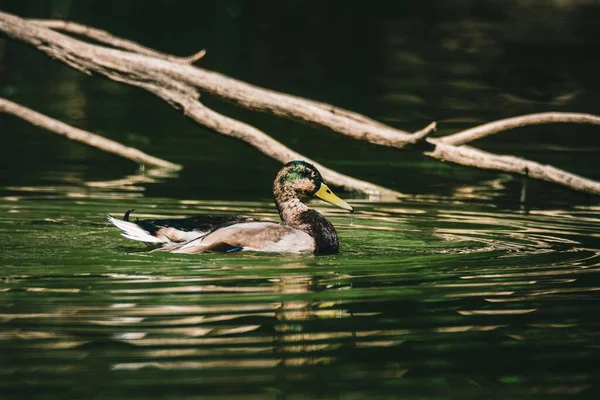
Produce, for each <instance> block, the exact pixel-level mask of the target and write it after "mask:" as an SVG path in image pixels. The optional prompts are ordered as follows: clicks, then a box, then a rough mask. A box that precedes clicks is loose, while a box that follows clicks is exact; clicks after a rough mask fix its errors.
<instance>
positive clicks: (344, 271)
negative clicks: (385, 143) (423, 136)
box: [0, 1, 600, 400]
mask: <svg viewBox="0 0 600 400" xmlns="http://www.w3.org/2000/svg"><path fill="white" fill-rule="evenodd" d="M8 3H9V2H6V1H4V2H3V1H0V9H3V10H6V11H9V12H14V13H16V14H18V15H23V16H29V17H51V16H56V15H57V14H58V15H63V16H67V17H68V18H70V19H73V20H75V21H79V22H82V23H88V24H90V25H93V26H97V27H100V28H103V29H107V30H110V31H113V32H115V33H118V34H120V35H122V36H124V37H128V38H131V39H135V40H139V41H142V42H143V43H144V44H146V45H150V46H153V47H155V48H158V49H161V50H164V51H170V52H173V53H177V54H189V53H193V52H195V51H197V50H198V48H202V47H206V48H207V49H208V55H207V58H206V60H203V61H202V62H201V63H200V64H201V65H202V66H204V67H207V68H210V69H214V70H217V71H220V72H224V73H227V74H230V75H232V76H235V77H238V78H241V79H244V80H247V81H249V82H251V83H255V84H259V85H263V86H266V87H269V88H274V89H278V90H282V91H286V92H291V93H294V94H300V95H303V96H308V97H311V98H315V99H318V100H322V101H328V102H332V103H335V104H337V105H340V106H343V107H347V108H350V109H353V110H357V111H359V112H362V113H365V114H367V115H370V116H372V117H375V118H377V119H379V120H382V121H384V122H386V123H389V124H392V125H394V126H397V127H399V128H402V129H407V130H416V129H419V128H421V127H422V126H424V125H426V124H427V123H429V122H430V121H432V120H437V121H439V123H440V133H441V134H444V133H450V132H453V131H456V130H459V129H464V128H467V127H470V126H473V125H476V124H479V123H482V122H486V121H490V120H494V119H497V118H502V117H508V116H514V115H520V114H525V113H530V112H538V111H549V110H557V111H579V112H592V113H597V112H598V111H597V110H598V107H599V105H600V103H599V102H598V99H597V93H598V89H600V88H599V87H598V82H599V81H598V80H597V79H596V74H597V70H598V67H600V60H599V59H598V58H597V57H595V56H591V54H600V48H599V44H598V43H597V41H592V42H590V40H589V39H590V38H592V37H598V35H597V33H598V30H599V28H598V27H597V26H598V25H597V18H598V16H600V7H599V6H598V5H597V3H595V2H586V1H581V2H573V3H571V2H567V1H556V2H519V3H522V4H520V5H519V4H517V2H514V3H510V2H499V1H489V2H486V3H485V5H481V3H478V2H477V3H476V2H466V1H465V2H463V1H457V2H454V3H453V6H452V7H450V6H448V5H447V4H450V2H442V1H437V2H435V1H434V2H428V5H427V6H426V5H421V6H418V5H412V6H410V7H409V6H408V5H404V6H396V7H392V2H381V3H380V4H378V5H375V4H371V5H366V4H365V3H358V2H351V4H350V5H348V6H347V8H343V9H341V7H338V6H336V5H335V4H334V3H329V2H324V3H323V4H324V5H321V6H316V5H312V6H311V7H308V6H307V5H306V4H305V3H304V2H291V3H290V4H287V3H286V5H285V6H284V5H282V4H279V2H260V3H251V2H243V1H222V2H219V1H212V2H203V3H202V4H197V3H195V2H182V3H178V6H177V7H172V6H169V4H171V3H169V2H164V1H157V2H156V3H154V5H155V6H154V7H147V6H145V3H144V2H135V1H130V2H126V3H123V2H117V1H105V2H98V3H96V4H95V5H92V4H91V3H90V4H87V5H85V6H84V5H82V4H84V3H81V2H71V1H45V2H40V1H23V2H10V4H8ZM425 3H427V2H425ZM425 3H424V4H425ZM478 4H479V5H478ZM160 21H162V23H163V24H164V26H163V29H157V24H158V23H159V22H160ZM594 34H596V36H594ZM0 93H1V95H2V96H4V97H7V98H10V99H11V100H14V101H17V102H19V103H21V104H23V105H26V106H29V107H32V108H34V109H36V110H38V111H41V112H44V113H47V114H48V115H51V116H53V117H56V118H59V119H61V120H63V121H65V122H68V123H70V124H72V125H76V126H79V127H83V128H85V129H89V130H91V131H94V132H96V133H100V134H103V135H105V136H107V137H111V138H114V139H117V140H119V141H121V142H123V143H126V144H129V145H133V146H137V147H139V148H141V149H142V150H144V151H147V152H149V153H150V154H153V155H156V156H160V157H163V158H166V159H168V160H170V161H173V162H177V163H180V164H182V165H183V166H184V169H183V170H182V171H180V172H178V173H171V174H166V175H164V174H163V175H159V176H154V172H153V171H152V170H147V169H146V170H139V169H138V166H136V165H132V164H131V163H129V162H126V161H122V160H118V159H116V158H114V157H112V156H109V155H106V154H102V153H100V152H98V151H96V150H92V149H88V148H85V147H83V146H80V145H78V144H74V143H71V142H67V141H64V140H63V139H61V138H58V137H54V136H53V135H51V134H49V133H46V132H43V131H40V130H39V129H38V128H35V127H32V126H29V125H28V124H26V123H23V122H21V121H19V120H17V119H15V118H12V117H8V116H3V115H0V130H1V133H2V135H3V145H2V146H0V399H2V400H4V399H6V400H8V399H10V400H13V399H32V398H36V399H38V398H39V399H53V398H61V399H65V398H89V399H95V398H98V399H106V398H115V399H116V398H140V399H141V398H165V399H166V398H179V399H209V398H219V399H230V398H232V399H236V398H239V399H241V398H244V399H246V398H254V399H263V398H265V399H303V398H315V397H316V398H327V399H358V398H373V399H375V398H380V399H384V398H432V399H445V398H461V399H465V398H469V399H470V398H472V399H483V398H485V399H487V398H497V399H508V398H510V399H514V398H524V399H525V398H526V399H536V398H564V397H569V398H570V397H573V398H597V396H598V395H599V394H600V389H599V385H598V379H599V373H598V371H599V370H600V369H599V368H598V365H599V363H600V347H599V345H598V343H600V340H599V335H600V333H599V332H600V329H599V327H600V306H599V304H600V302H599V294H600V224H599V222H600V202H599V201H598V198H597V197H588V196H584V195H581V194H576V193H571V192H568V191H566V190H563V189H561V188H557V187H556V186H553V185H549V184H544V183H539V182H528V185H527V194H528V195H527V201H526V202H525V204H521V203H520V201H519V198H520V194H521V188H522V180H521V179H520V178H515V177H510V176H506V175H501V174H496V173H494V172H485V171H474V170H470V169H466V168H462V167H457V166H452V165H447V164H441V163H438V162H435V161H432V160H429V159H426V158H424V157H422V156H420V155H418V154H412V153H407V152H398V151H394V150H389V149H379V148H377V147H375V146H369V145H365V144H363V143H360V142H355V141H351V140H346V139H344V138H342V137H340V136H339V135H335V134H332V133H328V132H325V131H320V130H315V129H313V128H311V127H306V126H299V125H297V124H295V123H291V122H289V121H283V120H280V119H277V118H274V117H269V116H265V115H256V114H253V113H249V112H245V111H240V110H238V109H236V108H234V107H233V106H231V105H227V104H221V103H219V102H218V101H215V100H214V99H210V98H206V99H205V101H206V103H207V104H209V105H210V106H212V107H215V108H217V109H218V110H220V111H222V112H224V113H227V114H228V115H232V116H234V117H236V118H240V119H243V120H244V121H248V122H250V123H252V124H254V125H256V126H258V127H260V128H261V129H264V130H265V131H267V132H268V133H270V134H272V135H273V136H275V137H276V138H278V139H279V140H281V141H283V142H284V143H286V144H288V145H290V146H291V147H294V148H295V149H298V150H299V151H301V152H303V153H305V154H306V155H307V156H310V157H313V158H315V159H317V160H318V161H319V162H323V163H324V164H325V165H328V166H330V167H332V168H335V169H337V170H339V171H341V172H344V173H348V174H351V175H354V176H357V177H359V178H361V179H367V180H370V181H372V182H375V183H378V184H381V185H385V186H388V187H392V188H394V189H396V190H399V191H402V192H404V193H407V194H408V196H407V197H406V198H404V199H402V200H401V201H397V202H378V201H376V200H374V199H365V198H362V197H361V196H360V195H357V194H353V193H346V194H344V193H342V194H340V197H343V198H346V199H348V201H349V202H350V203H351V204H352V205H353V206H355V208H356V213H355V214H354V215H353V216H351V215H349V214H347V213H345V212H344V211H341V210H337V209H334V208H332V207H329V206H328V205H326V204H324V203H319V202H312V203H311V204H310V205H311V206H313V207H315V208H317V209H318V210H319V211H321V212H322V213H324V214H325V215H326V216H327V217H328V218H329V219H330V220H331V221H332V222H333V223H334V225H335V226H336V228H337V230H338V234H339V236H340V242H341V248H340V253H339V254H338V255H335V256H323V257H313V256H277V255H268V254H251V253H235V254H227V255H222V254H202V255H173V254H162V253H148V252H147V250H146V248H145V246H144V245H143V244H141V243H136V242H132V241H128V240H126V239H124V238H122V237H121V236H120V235H119V232H118V231H117V230H116V229H115V228H114V227H112V226H111V225H109V224H108V223H107V222H106V215H108V214H111V215H115V216H121V215H122V213H123V212H124V211H125V210H127V209H130V208H135V209H136V212H135V214H134V216H137V217H139V218H142V217H158V216H161V217H162V216H171V217H174V216H186V215H193V214H244V215H253V216H258V217H260V218H262V219H268V220H274V221H276V220H277V218H278V216H277V214H276V211H275V208H274V205H273V203H272V200H271V199H270V196H271V195H270V190H271V184H272V180H273V178H274V176H275V174H276V172H277V170H278V168H279V166H278V165H277V163H275V162H273V161H271V160H267V159H265V158H264V157H263V156H261V155H260V154H258V153H257V152H256V151H254V150H253V149H251V148H249V147H247V146H245V145H243V144H240V143H237V142H235V141H232V140H229V139H226V138H222V137H220V136H218V135H214V134H211V133H210V132H208V131H206V130H204V129H202V128H201V127H198V126H196V125H194V124H192V123H191V122H189V121H187V120H185V118H183V117H182V116H181V114H180V112H178V111H173V110H172V109H171V108H170V107H169V106H167V105H165V104H163V103H162V102H161V101H160V100H157V99H155V98H153V97H152V96H150V95H148V94H146V93H143V92H141V91H138V90H135V89H131V88H126V87H122V86H121V85H119V84H116V83H112V82H107V81H104V80H102V79H101V78H97V77H87V76H85V75H83V74H80V73H77V72H75V71H72V70H70V69H69V68H67V67H64V66H62V65H58V64H55V63H53V62H51V61H49V60H47V59H46V58H44V57H43V56H41V55H40V54H38V53H37V52H36V51H34V50H31V49H28V48H26V47H24V46H22V45H20V44H15V43H12V42H8V41H6V40H4V41H2V40H0ZM203 99H204V97H203ZM599 138H600V135H598V128H597V127H595V128H594V127H581V126H571V125H556V126H544V127H534V128H528V129H524V130H519V131H514V132H506V133H504V134H500V135H497V137H494V138H489V139H486V140H484V141H482V142H481V144H479V143H477V145H481V147H482V148H484V149H487V150H491V151H495V152H500V153H508V154H516V155H521V156H525V157H528V158H531V159H535V160H537V161H541V162H548V163H552V164H555V165H557V166H559V167H562V168H565V169H567V170H570V171H574V172H577V173H580V174H583V175H585V176H589V177H591V178H595V179H600V169H599V168H598V166H599V165H598V161H597V160H598V157H599V156H600V139H599ZM241 161H243V163H242V162H241ZM124 178H126V179H127V180H128V181H129V183H131V184H124V182H123V181H122V180H123V179H124Z"/></svg>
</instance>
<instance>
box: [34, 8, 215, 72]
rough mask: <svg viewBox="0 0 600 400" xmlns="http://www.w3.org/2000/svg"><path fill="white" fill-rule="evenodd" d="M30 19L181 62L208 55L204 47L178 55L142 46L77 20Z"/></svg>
mask: <svg viewBox="0 0 600 400" xmlns="http://www.w3.org/2000/svg"><path fill="white" fill-rule="evenodd" d="M28 21H30V22H32V23H34V24H36V25H38V26H43V27H45V28H49V29H54V30H59V31H63V32H69V33H73V34H75V35H80V36H85V37H88V38H90V39H93V40H95V41H97V42H99V43H104V44H107V45H109V46H112V47H115V48H117V49H124V50H129V51H131V52H133V53H137V54H144V55H147V56H152V57H156V58H161V59H163V60H169V61H174V62H176V63H181V64H193V63H195V62H196V61H198V60H200V59H201V58H202V57H204V56H205V55H206V50H205V49H202V50H200V51H199V52H197V53H195V54H192V55H191V56H188V57H176V56H172V55H170V54H165V53H161V52H159V51H156V50H153V49H151V48H148V47H145V46H142V45H141V44H138V43H136V42H133V41H131V40H127V39H122V38H119V37H117V36H114V35H111V34H110V33H108V32H106V31H104V30H102V29H97V28H92V27H90V26H86V25H81V24H78V23H76V22H70V21H62V20H51V19H29V20H28Z"/></svg>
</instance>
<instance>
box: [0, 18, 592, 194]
mask: <svg viewBox="0 0 600 400" xmlns="http://www.w3.org/2000/svg"><path fill="white" fill-rule="evenodd" d="M0 31H3V32H4V33H5V34H7V35H9V36H10V37H13V38H15V39H17V40H21V41H24V42H26V43H29V44H30V45H32V46H34V47H36V48H37V49H39V50H41V51H43V52H45V53H46V54H48V55H49V56H50V57H53V58H57V59H59V60H61V61H63V62H65V63H67V64H68V65H70V66H72V67H74V68H76V69H79V70H81V71H84V72H87V73H91V72H94V73H99V74H102V75H105V76H107V77H108V78H110V79H113V80H117V81H120V82H125V83H128V84H130V85H134V86H138V87H142V88H144V89H146V90H149V91H151V92H153V93H155V94H157V95H158V96H160V97H162V98H163V99H165V100H167V101H169V102H170V103H173V104H178V105H181V106H182V107H183V108H184V110H185V111H186V113H187V114H188V115H189V116H190V117H191V118H193V119H194V120H195V121H197V122H199V123H201V124H203V125H205V126H209V127H211V129H213V130H216V131H217V132H220V133H222V134H226V135H229V136H232V137H236V138H238V139H240V140H244V141H246V142H247V143H249V144H251V145H253V146H254V147H256V148H258V149H259V150H260V151H262V152H263V153H265V154H267V155H269V156H270V157H273V158H275V159H277V160H280V161H282V162H283V160H289V158H288V156H289V157H302V156H301V155H299V154H298V153H295V152H293V151H292V150H290V149H289V148H287V147H285V146H283V145H282V144H281V143H279V142H276V141H274V140H273V139H272V138H270V137H269V136H268V135H266V134H264V133H263V132H261V131H259V130H257V129H256V128H253V127H250V126H249V125H246V124H243V123H241V122H239V121H235V120H232V119H230V118H228V117H225V116H223V115H220V114H218V113H215V112H214V111H212V110H209V109H207V108H206V107H205V106H203V105H202V104H201V103H199V102H198V101H197V99H198V93H197V92H196V89H201V90H203V91H205V92H207V93H210V94H213V95H215V96H217V97H219V98H221V99H224V100H228V101H231V102H233V103H235V104H238V105H240V106H243V107H246V108H248V109H251V110H256V111H263V112H269V113H272V114H274V115H278V116H283V117H288V118H292V119H295V120H297V121H302V122H306V123H310V124H315V125H318V126H322V127H326V128H329V129H330V130H332V131H335V132H338V133H341V134H344V135H346V136H349V137H352V138H355V139H359V140H365V141H368V142H370V143H373V144H377V145H382V146H389V147H395V148H400V149H402V148H411V147H412V148H414V144H415V143H419V142H427V143H428V144H429V148H428V149H427V150H421V151H425V153H424V154H425V155H427V156H430V157H433V158H435V159H438V160H441V161H450V162H453V163H456V164H460V165H465V166H470V167H476V168H483V169H490V170H497V171H504V172H511V173H515V174H520V175H523V174H525V173H526V172H525V171H528V172H529V177H530V178H536V179H542V180H546V181H549V182H554V183H557V184H560V185H563V186H566V187H569V188H571V189H573V190H579V191H584V192H588V193H594V194H600V187H599V185H600V184H599V183H598V182H595V181H593V180H589V179H585V178H582V177H579V176H577V175H574V174H570V173H568V172H565V171H561V170H558V169H556V168H554V167H551V166H544V165H541V164H538V163H535V162H532V161H528V160H522V159H519V158H516V157H509V156H498V155H494V154H491V153H487V152H483V151H480V150H477V149H474V148H470V147H467V146H456V145H454V144H449V143H445V142H444V141H443V140H442V139H431V138H428V137H427V135H429V134H430V133H431V132H432V131H433V129H434V125H430V126H428V127H427V128H425V129H423V130H421V131H419V132H417V133H416V134H410V133H407V132H404V131H400V130H397V129H393V128H390V127H388V126H386V125H384V124H381V123H379V122H376V121H374V120H372V119H369V118H367V117H364V116H361V115H360V114H357V113H354V112H351V111H347V110H343V109H339V108H337V107H334V106H331V105H327V104H323V103H319V102H316V101H312V100H306V99H302V98H299V97H296V96H291V95H288V94H282V93H278V92H275V91H272V90H267V89H263V88H259V87H256V86H253V85H250V84H248V83H245V82H241V81H239V80H236V79H233V78H230V77H227V76H224V75H222V74H219V73H216V72H211V71H207V70H204V69H202V68H198V67H194V66H190V65H185V64H182V63H177V62H174V61H171V60H168V59H165V58H164V57H161V58H157V57H155V56H151V55H142V54H134V53H131V52H125V51H121V50H116V49H109V48H105V47H101V46H97V45H92V44H89V43H85V42H82V41H79V40H76V39H73V38H70V37H68V36H64V35H62V34H59V33H57V32H53V31H51V30H48V29H46V28H43V27H40V26H38V25H35V24H33V23H30V22H27V21H25V20H22V19H20V18H18V17H15V16H12V15H10V14H6V13H1V12H0ZM579 115H581V114H579ZM518 118H523V117H518ZM594 118H598V117H595V116H588V118H587V120H586V122H588V123H589V121H591V120H592V119H594ZM533 120H535V119H530V120H527V121H526V122H525V123H526V124H530V123H531V121H533ZM538 121H543V119H538ZM547 122H549V121H547ZM547 122H538V123H547ZM553 122H558V121H553ZM560 122H562V121H560ZM569 122H581V121H569ZM513 123H514V122H513ZM520 123H521V124H523V123H524V122H523V121H521V122H520ZM593 123H595V122H593ZM498 126H502V127H503V129H506V126H510V124H509V125H506V124H504V125H502V124H500V125H498ZM516 126H521V125H518V124H517V125H514V126H513V127H516ZM495 129H499V128H495ZM492 131H493V130H492ZM492 131H490V130H485V131H484V132H492ZM494 132H495V131H494ZM485 134H488V133H485ZM450 137H451V136H450ZM478 137H479V136H478ZM267 138H268V139H267ZM450 140H452V139H450ZM270 147H273V149H274V150H273V149H270ZM302 158H304V157H302ZM321 168H324V167H321ZM534 171H535V172H534ZM328 173H329V172H328ZM329 176H330V177H332V178H333V177H335V175H333V174H330V175H329ZM337 178H338V179H340V180H339V182H334V181H332V184H336V185H340V186H344V187H346V188H350V189H354V190H360V191H365V187H363V186H361V185H360V184H359V182H361V181H358V182H356V181H344V180H343V179H341V177H340V176H337ZM346 178H349V179H353V178H350V177H346ZM330 180H332V179H331V178H330ZM362 183H364V182H362ZM369 185H372V184H369ZM371 187H372V188H377V189H376V190H383V188H381V187H378V186H376V185H372V186H371ZM387 190H388V191H389V189H387ZM366 191H367V192H369V191H370V189H366ZM392 192H393V191H392ZM394 193H397V192H394Z"/></svg>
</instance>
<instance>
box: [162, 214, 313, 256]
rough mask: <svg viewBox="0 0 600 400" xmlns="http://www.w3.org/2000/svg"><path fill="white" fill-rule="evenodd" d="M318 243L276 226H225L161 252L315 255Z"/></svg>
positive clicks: (257, 224) (260, 224)
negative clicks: (254, 252)
mask: <svg viewBox="0 0 600 400" xmlns="http://www.w3.org/2000/svg"><path fill="white" fill-rule="evenodd" d="M315 248H316V247H315V240H314V239H313V238H312V237H311V236H310V235H309V234H308V233H306V232H304V231H301V230H299V229H295V228H292V227H291V226H287V225H281V224H278V223H275V222H260V221H257V222H244V223H236V224H229V225H227V226H221V227H219V228H217V229H215V230H214V231H212V232H210V233H208V234H207V235H204V236H201V237H198V238H196V239H194V240H191V241H189V242H187V243H181V244H176V245H173V246H165V247H164V248H161V249H159V250H162V251H169V252H172V253H186V254H196V253H203V252H207V251H212V252H225V253H230V252H235V251H263V252H273V253H312V252H314V251H315Z"/></svg>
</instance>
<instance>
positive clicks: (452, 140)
mask: <svg viewBox="0 0 600 400" xmlns="http://www.w3.org/2000/svg"><path fill="white" fill-rule="evenodd" d="M555 123H577V124H592V125H600V117H598V116H596V115H592V114H580V113H564V112H545V113H538V114H529V115H521V116H519V117H512V118H506V119H501V120H498V121H494V122H490V123H487V124H483V125H479V126H476V127H474V128H471V129H467V130H464V131H462V132H458V133H454V134H452V135H448V136H444V137H443V138H440V139H438V140H439V141H441V142H443V143H446V144H453V145H455V146H458V145H461V144H465V143H470V142H472V141H474V140H477V139H481V138H483V137H486V136H490V135H493V134H495V133H498V132H502V131H507V130H509V129H515V128H520V127H522V126H528V125H541V124H555Z"/></svg>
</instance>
